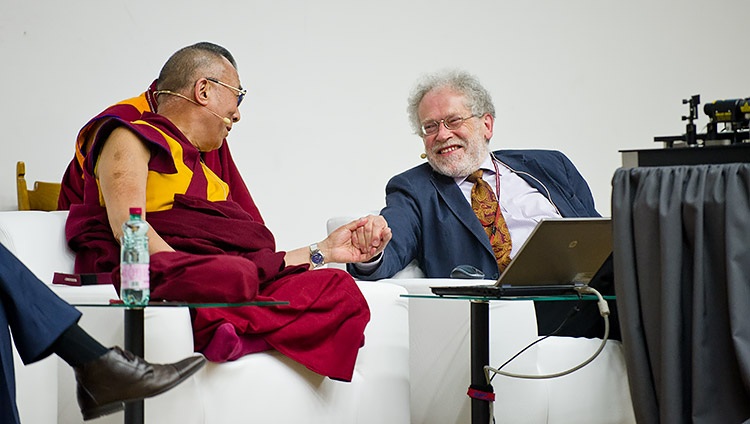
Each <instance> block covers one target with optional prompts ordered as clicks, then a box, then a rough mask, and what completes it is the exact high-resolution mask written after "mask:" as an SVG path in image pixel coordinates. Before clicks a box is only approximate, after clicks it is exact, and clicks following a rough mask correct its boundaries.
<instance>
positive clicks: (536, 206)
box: [454, 156, 560, 258]
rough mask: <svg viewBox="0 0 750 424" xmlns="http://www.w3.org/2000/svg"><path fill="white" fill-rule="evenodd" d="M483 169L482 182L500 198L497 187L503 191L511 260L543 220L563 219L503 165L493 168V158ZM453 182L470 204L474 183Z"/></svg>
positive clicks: (550, 205) (536, 192) (540, 195)
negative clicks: (498, 174)
mask: <svg viewBox="0 0 750 424" xmlns="http://www.w3.org/2000/svg"><path fill="white" fill-rule="evenodd" d="M496 166H497V168H496ZM480 168H481V169H482V170H484V173H483V174H482V179H483V180H485V181H487V184H489V185H490V187H491V188H492V191H493V192H495V196H497V193H496V191H497V186H498V185H499V187H500V211H501V212H502V213H503V218H505V223H506V224H507V225H508V231H509V232H510V239H511V241H512V243H513V246H512V248H511V252H510V257H511V258H512V257H514V256H515V255H516V252H518V249H520V248H521V246H522V245H523V243H524V242H526V239H527V238H528V237H529V234H531V231H532V230H533V229H534V227H535V226H536V224H537V222H539V221H541V220H542V218H560V214H559V213H558V212H557V208H555V206H554V205H553V204H552V203H551V202H550V200H549V199H547V197H546V196H545V195H543V194H542V193H540V192H539V190H537V189H535V188H534V187H532V186H531V185H529V183H527V182H526V181H525V180H524V179H523V178H521V177H519V176H518V175H516V173H515V172H513V171H512V170H511V169H510V168H508V167H507V166H506V165H505V164H503V163H502V162H499V161H495V163H494V164H493V159H492V157H491V156H488V157H487V159H485V161H484V162H483V163H482V166H481V167H480ZM495 169H497V170H498V171H499V173H500V178H499V180H497V179H496V178H495V175H496V174H495ZM454 180H455V181H456V184H458V188H460V189H461V192H462V193H463V194H464V197H465V198H466V201H467V202H469V204H471V188H472V187H473V186H474V183H472V182H471V181H468V180H467V179H466V178H454ZM498 183H499V184H498Z"/></svg>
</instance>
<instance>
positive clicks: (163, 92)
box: [154, 90, 232, 125]
mask: <svg viewBox="0 0 750 424" xmlns="http://www.w3.org/2000/svg"><path fill="white" fill-rule="evenodd" d="M154 94H156V95H157V96H158V95H159V94H170V95H172V96H177V97H181V98H183V99H185V100H187V101H189V102H190V103H193V104H196V105H198V106H201V107H205V108H206V110H207V111H209V112H211V113H212V114H213V115H214V116H215V117H217V118H219V119H221V120H222V121H224V124H226V125H232V120H231V119H229V118H227V117H226V116H221V115H219V114H218V113H216V112H214V111H213V110H211V109H210V108H209V107H208V106H203V105H202V104H200V103H198V102H196V101H195V100H193V99H190V98H188V97H186V96H183V95H182V94H180V93H175V92H174V91H169V90H159V91H156V92H154Z"/></svg>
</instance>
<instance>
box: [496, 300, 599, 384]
mask: <svg viewBox="0 0 750 424" xmlns="http://www.w3.org/2000/svg"><path fill="white" fill-rule="evenodd" d="M576 290H578V291H579V295H580V294H581V293H583V294H594V295H596V297H597V299H598V301H597V306H598V307H599V314H600V315H601V316H602V318H604V337H603V338H602V342H601V344H600V345H599V348H598V349H597V350H596V352H594V353H593V354H592V355H591V356H590V357H589V358H588V359H586V360H585V361H583V362H582V363H580V364H578V365H576V366H574V367H572V368H570V369H567V370H565V371H560V372H556V373H552V374H540V375H533V374H532V375H530V374H516V373H510V372H506V371H502V370H500V369H499V368H492V367H490V366H489V365H486V366H485V367H484V375H485V378H486V380H487V384H490V382H491V381H492V378H494V376H495V375H497V374H500V375H503V376H506V377H512V378H522V379H534V380H541V379H549V378H557V377H562V376H564V375H568V374H570V373H572V372H575V371H578V370H579V369H581V368H583V367H585V366H586V365H588V364H590V363H591V362H592V361H593V360H594V359H596V357H597V356H599V354H600V353H601V352H602V350H604V346H605V345H606V343H607V339H608V338H609V306H608V305H607V301H606V300H604V297H602V295H601V293H599V292H598V291H597V290H596V289H594V288H592V287H589V286H582V287H579V288H576ZM569 317H570V316H569ZM569 317H568V318H569ZM566 321H567V318H566ZM564 324H565V322H564V321H563V324H561V325H560V327H558V329H557V330H555V332H557V331H559V330H560V328H562V326H563V325H564ZM553 334H554V332H553ZM551 335H552V334H550V335H547V336H545V337H543V338H541V339H539V340H537V341H535V342H533V343H531V344H530V345H529V346H527V347H525V348H524V349H523V350H521V352H519V353H517V354H516V355H514V356H513V358H511V359H510V360H508V361H506V362H505V364H503V365H502V366H501V367H500V368H502V367H504V366H505V365H507V364H508V363H509V362H510V361H512V360H513V359H515V358H517V357H518V356H519V355H520V354H521V353H523V352H524V351H525V350H527V349H528V348H530V347H531V346H533V345H534V344H536V343H538V342H540V341H542V340H544V339H546V338H547V337H549V336H551ZM490 373H493V375H492V376H490Z"/></svg>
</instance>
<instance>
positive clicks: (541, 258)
mask: <svg viewBox="0 0 750 424" xmlns="http://www.w3.org/2000/svg"><path fill="white" fill-rule="evenodd" d="M610 253H612V220H611V219H610V218H557V219H543V220H542V221H540V222H539V223H538V224H537V225H536V227H535V228H534V230H533V231H532V232H531V234H530V235H529V237H528V238H527V239H526V243H524V244H523V246H521V249H519V250H518V252H517V253H516V255H515V257H514V258H513V260H512V261H511V262H510V264H508V267H507V268H505V271H504V272H503V273H502V274H501V275H500V278H498V280H497V282H496V283H495V284H481V285H473V286H444V287H437V286H436V287H431V289H432V292H433V293H434V294H436V295H438V296H479V297H514V296H553V295H560V294H575V293H576V290H575V288H576V287H578V286H582V285H585V284H588V283H589V281H591V279H592V277H594V275H595V274H596V272H597V271H598V270H599V268H601V266H602V264H603V263H604V261H605V260H606V259H607V257H608V256H609V255H610Z"/></svg>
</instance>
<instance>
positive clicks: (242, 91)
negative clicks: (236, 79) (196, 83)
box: [206, 77, 247, 106]
mask: <svg viewBox="0 0 750 424" xmlns="http://www.w3.org/2000/svg"><path fill="white" fill-rule="evenodd" d="M206 79H207V80H209V81H211V82H215V83H216V84H219V85H223V86H224V87H226V88H229V89H230V90H234V91H236V92H237V106H239V105H240V103H242V100H243V99H244V98H245V94H247V90H245V89H242V88H237V87H232V86H231V85H229V84H227V83H225V82H221V81H219V80H217V79H216V78H210V77H206Z"/></svg>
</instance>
